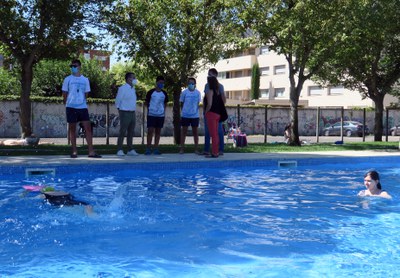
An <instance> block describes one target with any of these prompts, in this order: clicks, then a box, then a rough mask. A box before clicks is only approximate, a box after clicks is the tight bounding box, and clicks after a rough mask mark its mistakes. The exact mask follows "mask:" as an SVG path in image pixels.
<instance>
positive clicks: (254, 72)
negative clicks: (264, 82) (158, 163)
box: [251, 63, 260, 99]
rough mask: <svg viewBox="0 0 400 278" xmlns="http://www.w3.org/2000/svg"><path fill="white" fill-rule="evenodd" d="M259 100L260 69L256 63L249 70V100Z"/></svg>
mask: <svg viewBox="0 0 400 278" xmlns="http://www.w3.org/2000/svg"><path fill="white" fill-rule="evenodd" d="M259 98H260V67H259V66H258V63H256V64H254V65H253V67H252V69H251V99H259Z"/></svg>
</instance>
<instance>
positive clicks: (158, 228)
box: [0, 157, 400, 277]
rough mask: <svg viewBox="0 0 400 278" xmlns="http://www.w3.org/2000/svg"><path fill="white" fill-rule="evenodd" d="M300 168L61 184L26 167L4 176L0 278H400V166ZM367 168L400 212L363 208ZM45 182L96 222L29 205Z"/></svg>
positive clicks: (242, 168) (153, 174)
mask: <svg viewBox="0 0 400 278" xmlns="http://www.w3.org/2000/svg"><path fill="white" fill-rule="evenodd" d="M297 164H298V166H297V167H288V168H279V167H277V161H274V160H265V161H253V162H220V161H218V162H215V161H213V162H211V163H207V164H201V163H186V164H185V165H182V164H177V163H171V164H156V163H154V164H151V163H149V164H147V165H132V164H115V165H87V166H79V167H78V166H68V167H66V166H64V167H60V166H54V167H50V168H54V169H55V173H56V174H55V176H33V177H28V178H27V177H25V170H26V169H25V167H0V170H1V175H0V276H1V277H9V276H10V277H11V276H12V277H44V276H45V277H290V276H292V277H299V276H301V277H321V276H323V277H343V276H347V275H352V276H356V277H361V276H363V277H364V276H365V275H368V276H369V277H374V276H375V277H380V276H385V277H395V276H398V275H400V271H399V270H398V262H399V261H400V247H399V244H398V242H400V235H399V233H398V231H399V228H400V216H399V215H400V214H399V212H400V209H399V205H398V202H397V199H398V198H399V184H400V175H399V174H400V159H399V158H398V157H391V158H382V157H376V158H368V159H366V158H352V159H351V160H350V159H348V158H337V159H303V160H300V159H299V160H297ZM388 165H390V167H388ZM370 168H375V169H376V170H378V171H379V172H380V173H381V178H382V185H383V187H384V189H386V190H388V191H389V193H390V194H391V195H392V196H393V197H394V201H386V200H377V199H366V200H365V199H364V200H363V199H360V198H358V197H356V195H357V192H358V191H359V190H361V189H363V183H362V180H363V174H364V173H365V172H366V170H368V169H370ZM9 173H13V174H12V175H9ZM39 183H41V184H48V185H52V186H55V187H56V188H58V189H63V190H66V191H69V192H71V193H73V194H74V196H75V197H76V198H78V199H81V200H84V201H87V202H89V203H91V204H93V205H94V207H95V210H96V213H97V214H96V215H94V216H91V217H87V216H86V215H85V214H84V212H83V210H82V209H81V208H61V209H59V208H54V207H50V206H49V205H47V204H44V203H43V201H42V200H40V199H38V198H35V194H33V193H31V194H28V195H25V196H24V195H23V194H22V192H23V190H22V188H21V186H23V185H26V184H39Z"/></svg>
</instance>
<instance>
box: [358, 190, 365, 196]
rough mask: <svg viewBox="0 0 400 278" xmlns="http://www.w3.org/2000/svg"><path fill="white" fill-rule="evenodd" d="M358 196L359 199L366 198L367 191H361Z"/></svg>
mask: <svg viewBox="0 0 400 278" xmlns="http://www.w3.org/2000/svg"><path fill="white" fill-rule="evenodd" d="M357 196H358V197H364V196H365V190H361V191H360V192H358V194H357Z"/></svg>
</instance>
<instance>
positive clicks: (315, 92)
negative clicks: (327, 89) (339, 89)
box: [308, 86, 324, 96]
mask: <svg viewBox="0 0 400 278" xmlns="http://www.w3.org/2000/svg"><path fill="white" fill-rule="evenodd" d="M323 92H324V89H323V88H322V87H321V86H310V87H308V95H309V96H322V94H323Z"/></svg>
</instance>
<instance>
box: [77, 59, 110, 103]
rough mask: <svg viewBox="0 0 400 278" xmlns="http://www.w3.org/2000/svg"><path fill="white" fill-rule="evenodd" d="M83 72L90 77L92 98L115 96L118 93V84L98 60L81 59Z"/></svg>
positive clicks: (90, 95)
mask: <svg viewBox="0 0 400 278" xmlns="http://www.w3.org/2000/svg"><path fill="white" fill-rule="evenodd" d="M81 62H82V74H83V75H84V76H86V77H87V78H89V81H90V90H91V91H90V94H89V97H91V98H113V97H114V96H115V94H116V92H115V90H116V86H115V82H114V79H113V77H112V75H111V74H110V73H109V72H108V71H103V70H102V67H101V64H100V62H99V61H97V60H86V59H81Z"/></svg>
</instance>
